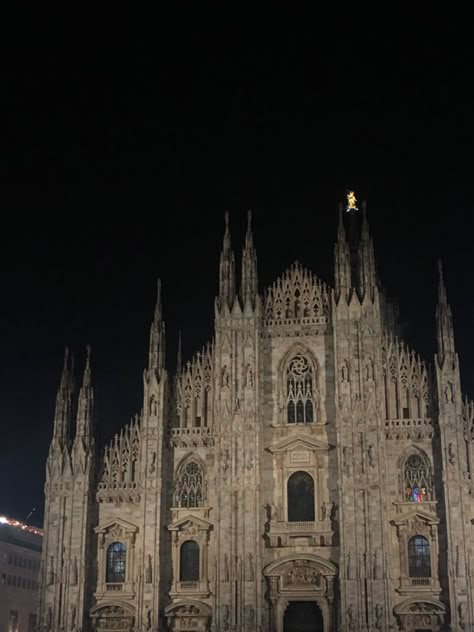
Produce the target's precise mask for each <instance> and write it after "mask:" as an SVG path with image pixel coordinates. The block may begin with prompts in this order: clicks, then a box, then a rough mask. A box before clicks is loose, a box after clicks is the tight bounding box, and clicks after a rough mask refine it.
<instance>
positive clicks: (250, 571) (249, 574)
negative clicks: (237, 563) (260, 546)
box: [245, 553, 254, 582]
mask: <svg viewBox="0 0 474 632" xmlns="http://www.w3.org/2000/svg"><path fill="white" fill-rule="evenodd" d="M245 579H246V581H248V582H253V580H254V564H253V557H252V554H251V553H248V554H247V565H246V569H245Z"/></svg>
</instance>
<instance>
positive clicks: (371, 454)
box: [367, 443, 375, 467]
mask: <svg viewBox="0 0 474 632" xmlns="http://www.w3.org/2000/svg"><path fill="white" fill-rule="evenodd" d="M367 456H368V457H369V465H370V467H375V448H374V446H373V444H372V443H371V444H370V445H369V447H368V449H367Z"/></svg>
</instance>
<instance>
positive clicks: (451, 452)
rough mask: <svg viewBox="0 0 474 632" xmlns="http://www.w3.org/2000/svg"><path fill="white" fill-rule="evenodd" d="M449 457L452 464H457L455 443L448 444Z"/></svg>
mask: <svg viewBox="0 0 474 632" xmlns="http://www.w3.org/2000/svg"><path fill="white" fill-rule="evenodd" d="M448 457H449V462H450V464H451V465H456V448H455V447H454V443H450V444H449V445H448Z"/></svg>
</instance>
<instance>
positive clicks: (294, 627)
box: [283, 601, 324, 632]
mask: <svg viewBox="0 0 474 632" xmlns="http://www.w3.org/2000/svg"><path fill="white" fill-rule="evenodd" d="M323 630H324V622H323V615H322V612H321V610H320V609H319V606H318V604H317V603H316V602H315V601H290V603H289V604H288V608H287V609H286V611H285V614H284V617H283V632H323Z"/></svg>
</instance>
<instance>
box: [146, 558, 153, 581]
mask: <svg viewBox="0 0 474 632" xmlns="http://www.w3.org/2000/svg"><path fill="white" fill-rule="evenodd" d="M152 581H153V569H152V565H151V555H148V556H147V564H146V572H145V583H147V584H151V582H152Z"/></svg>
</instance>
